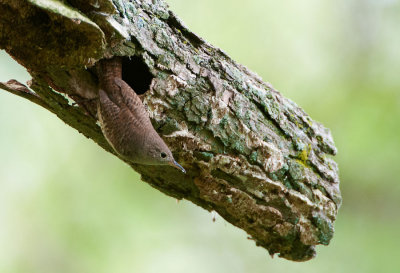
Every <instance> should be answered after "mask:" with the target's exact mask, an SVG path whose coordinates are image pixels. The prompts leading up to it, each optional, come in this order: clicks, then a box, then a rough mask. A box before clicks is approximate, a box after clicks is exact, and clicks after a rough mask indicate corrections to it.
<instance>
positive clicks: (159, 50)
mask: <svg viewBox="0 0 400 273" xmlns="http://www.w3.org/2000/svg"><path fill="white" fill-rule="evenodd" d="M0 14H1V15H0V47H1V48H2V49H5V50H6V51H7V52H8V54H10V55H11V56H12V57H13V58H14V59H15V60H17V61H18V62H19V63H20V64H21V65H23V66H24V67H26V68H27V69H28V72H29V73H30V74H31V76H32V80H31V81H30V82H29V83H28V86H25V85H23V84H21V83H19V82H17V81H15V80H11V81H9V82H7V83H1V84H0V88H2V89H4V90H7V91H9V92H12V93H14V94H16V95H19V96H21V97H24V98H26V99H28V100H30V101H32V102H34V103H36V104H38V105H40V106H42V107H44V108H46V109H48V110H49V111H51V112H53V113H54V114H56V115H57V116H58V117H59V118H60V119H61V120H63V121H64V122H65V123H66V124H68V125H70V126H72V127H73V128H75V129H76V130H78V131H79V132H81V133H82V134H84V135H85V136H86V137H88V138H90V139H92V140H93V141H95V142H96V143H98V144H99V145H100V146H101V147H102V148H103V149H105V150H107V151H109V152H110V153H114V154H115V152H114V151H113V150H112V148H111V147H110V145H109V144H108V143H107V141H106V140H105V138H104V137H103V134H102V132H101V130H100V128H99V126H98V124H97V123H96V122H97V117H96V111H95V109H96V103H97V96H98V91H97V90H98V78H97V74H96V70H95V69H94V68H93V66H94V64H95V63H96V62H97V61H98V60H99V59H101V58H109V57H112V56H125V57H126V58H124V65H123V78H124V80H125V81H127V82H128V84H130V85H131V86H132V88H133V89H134V90H135V91H136V92H137V93H141V94H142V95H141V99H142V101H143V103H144V104H145V106H146V107H147V109H148V111H149V113H150V116H151V119H152V123H153V125H154V127H155V129H156V130H157V131H158V133H159V134H160V135H161V136H162V137H163V139H164V140H165V142H166V143H167V144H168V146H169V147H170V149H171V151H173V153H174V156H175V158H176V159H177V161H178V162H180V163H181V164H182V165H183V167H184V168H185V169H186V170H187V174H183V173H181V172H179V171H178V170H176V169H173V168H171V167H168V166H166V167H162V166H144V165H136V164H130V165H131V166H132V168H133V169H134V170H136V171H137V172H139V173H140V174H141V176H142V179H143V181H145V182H147V183H149V184H150V185H151V186H153V187H154V188H156V189H158V190H160V191H162V192H164V193H165V194H168V195H170V196H173V197H175V198H178V199H182V198H184V199H187V200H190V201H192V202H193V203H195V204H197V205H199V206H201V207H203V208H204V209H206V210H209V211H211V210H215V211H216V212H218V213H219V214H220V215H221V216H222V217H223V218H225V219H226V220H227V221H229V222H230V223H232V224H233V225H235V226H237V227H239V228H241V229H243V230H245V231H246V232H247V233H248V234H249V236H250V237H249V238H250V239H252V240H254V241H255V243H256V244H257V245H258V246H262V247H264V248H266V249H267V250H268V251H269V253H270V254H271V255H273V254H275V253H279V256H281V257H283V258H285V259H289V260H294V261H305V260H308V259H311V258H312V257H314V256H315V246H316V245H318V244H324V245H327V244H328V243H329V241H330V240H331V238H332V236H333V233H334V228H333V223H334V221H335V217H336V214H337V212H338V208H339V206H340V203H341V196H340V191H339V178H338V168H337V165H336V163H335V162H334V161H333V160H332V159H331V158H330V157H329V155H335V154H336V148H335V146H334V143H333V140H332V137H331V134H330V132H329V130H328V129H326V128H324V127H323V126H322V125H321V124H319V123H318V122H315V121H313V120H312V119H311V118H310V117H309V116H308V115H307V114H306V113H305V112H304V111H303V110H302V109H301V108H299V107H298V106H297V105H296V104H295V103H294V102H292V101H290V100H288V99H286V98H284V97H283V96H282V95H281V94H280V93H278V92H277V91H276V90H274V88H273V87H272V86H270V85H269V84H267V83H264V82H263V81H262V80H261V79H260V78H259V77H258V76H257V75H255V74H254V73H252V72H250V71H249V70H248V69H247V68H245V67H244V66H242V65H240V64H237V63H236V62H235V61H233V60H232V59H231V58H229V56H227V55H226V54H225V53H224V52H223V51H221V50H220V49H218V48H216V47H213V46H212V45H210V44H208V43H207V42H205V41H204V40H203V39H201V38H200V37H198V36H196V35H195V34H194V33H192V32H191V31H190V30H188V29H187V28H186V27H185V26H184V25H183V24H182V22H181V21H180V20H179V19H178V18H177V17H176V15H175V14H174V13H172V12H171V11H169V10H168V6H167V5H166V3H165V2H164V1H163V0H152V1H150V0H142V1H140V0H136V1H122V0H112V1H111V0H88V1H87V0H85V1H83V0H81V1H80V0H68V1H61V0H14V1H4V0H3V1H0ZM73 101H75V102H76V103H73ZM121 160H122V159H121Z"/></svg>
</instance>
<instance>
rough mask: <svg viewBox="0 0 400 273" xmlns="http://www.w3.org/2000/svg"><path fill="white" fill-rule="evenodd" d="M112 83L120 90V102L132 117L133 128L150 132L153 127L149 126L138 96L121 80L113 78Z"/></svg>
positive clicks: (149, 123)
mask: <svg viewBox="0 0 400 273" xmlns="http://www.w3.org/2000/svg"><path fill="white" fill-rule="evenodd" d="M114 83H115V84H116V85H117V86H118V87H119V88H120V90H121V93H120V95H121V100H122V103H123V104H124V105H125V106H126V109H127V110H129V112H130V114H131V115H132V116H131V118H132V123H133V124H132V125H133V126H134V127H135V128H138V129H142V130H150V129H153V125H152V124H151V121H150V118H149V114H148V113H147V111H146V108H145V107H144V105H143V103H142V101H141V100H140V98H139V96H138V95H137V94H136V93H135V91H133V89H132V88H131V87H130V86H129V85H128V84H127V83H126V82H125V81H124V80H122V79H120V78H115V79H114Z"/></svg>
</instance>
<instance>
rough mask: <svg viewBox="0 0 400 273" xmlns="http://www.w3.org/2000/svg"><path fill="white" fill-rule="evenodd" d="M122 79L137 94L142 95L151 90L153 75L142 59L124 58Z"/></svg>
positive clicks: (134, 57)
mask: <svg viewBox="0 0 400 273" xmlns="http://www.w3.org/2000/svg"><path fill="white" fill-rule="evenodd" d="M122 79H123V80H124V81H125V82H126V83H127V84H129V86H130V87H132V89H133V90H134V91H135V93H136V94H138V95H141V94H144V93H146V91H147V90H149V89H150V84H151V80H152V79H153V75H152V74H151V73H150V70H149V68H148V66H147V65H146V64H145V63H144V61H143V60H142V58H140V57H138V56H133V57H130V58H129V57H123V58H122Z"/></svg>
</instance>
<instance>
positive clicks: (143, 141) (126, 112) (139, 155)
mask: <svg viewBox="0 0 400 273" xmlns="http://www.w3.org/2000/svg"><path fill="white" fill-rule="evenodd" d="M97 69H98V74H99V81H100V89H99V101H98V106H97V114H98V118H99V121H100V125H101V129H102V131H103V134H104V136H105V138H106V139H107V141H108V142H109V143H110V145H111V146H112V147H113V148H114V150H115V151H116V152H117V153H118V154H119V155H121V156H122V157H123V158H124V159H126V160H128V161H129V162H132V163H139V164H145V165H171V166H173V167H175V168H178V169H180V170H181V171H182V172H185V169H184V168H183V167H182V166H181V165H179V164H178V163H177V162H176V161H175V159H174V157H173V155H172V153H171V151H170V150H169V148H168V146H167V145H166V144H165V142H164V141H163V140H162V138H161V137H160V136H159V135H158V134H157V132H156V131H155V130H154V128H153V125H152V124H151V121H150V118H149V115H148V113H147V111H146V109H145V107H144V105H143V103H142V101H141V100H140V98H139V97H138V95H137V94H136V93H135V92H134V91H133V90H132V88H131V87H130V86H129V85H128V84H127V83H126V82H125V81H124V80H122V60H121V58H119V57H114V58H112V59H108V60H107V59H103V60H100V61H99V63H98V65H97Z"/></svg>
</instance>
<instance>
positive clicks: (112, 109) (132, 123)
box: [98, 89, 144, 156]
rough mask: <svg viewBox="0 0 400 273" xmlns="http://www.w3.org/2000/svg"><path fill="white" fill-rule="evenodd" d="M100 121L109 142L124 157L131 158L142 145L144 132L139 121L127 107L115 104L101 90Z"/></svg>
mask: <svg viewBox="0 0 400 273" xmlns="http://www.w3.org/2000/svg"><path fill="white" fill-rule="evenodd" d="M98 114H99V121H100V124H101V127H102V130H103V133H104V136H105V137H106V139H107V140H108V142H109V143H110V144H111V145H112V146H113V148H114V150H115V151H117V152H118V153H119V154H121V155H124V156H131V155H132V154H133V153H134V152H135V148H137V147H138V146H139V145H141V141H142V138H143V137H141V135H143V134H144V132H143V130H142V129H140V128H139V127H140V126H138V125H139V124H140V123H139V122H138V119H137V118H136V117H135V116H133V115H132V113H131V112H130V111H129V109H128V108H127V107H126V106H125V105H117V104H116V103H114V102H113V101H112V100H111V99H110V98H109V96H108V95H107V93H106V92H105V91H103V90H101V89H100V90H99V104H98Z"/></svg>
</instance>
